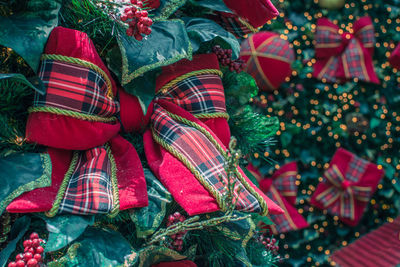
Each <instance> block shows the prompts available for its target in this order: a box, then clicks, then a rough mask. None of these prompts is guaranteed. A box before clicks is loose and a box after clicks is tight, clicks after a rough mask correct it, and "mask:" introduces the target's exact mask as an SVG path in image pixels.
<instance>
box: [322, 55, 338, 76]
mask: <svg viewBox="0 0 400 267" xmlns="http://www.w3.org/2000/svg"><path fill="white" fill-rule="evenodd" d="M338 67H339V58H337V57H333V58H332V61H331V62H330V64H328V66H327V68H326V69H325V72H324V73H323V75H322V76H321V78H325V79H326V80H327V81H328V82H336V81H337V79H336V70H337V68H338Z"/></svg>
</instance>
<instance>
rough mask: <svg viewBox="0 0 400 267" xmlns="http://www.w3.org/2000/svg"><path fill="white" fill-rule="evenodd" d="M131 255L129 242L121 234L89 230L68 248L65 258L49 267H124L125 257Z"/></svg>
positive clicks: (110, 231)
mask: <svg viewBox="0 0 400 267" xmlns="http://www.w3.org/2000/svg"><path fill="white" fill-rule="evenodd" d="M131 253H132V248H131V246H130V244H129V242H128V241H127V240H126V239H125V238H124V237H123V236H122V235H121V234H120V233H119V232H115V231H112V230H108V229H107V230H106V229H97V228H88V229H87V230H86V231H85V232H84V233H83V234H82V235H81V237H80V238H79V239H78V240H77V242H76V243H74V244H72V245H71V246H70V247H69V248H68V251H67V253H66V255H65V256H63V257H61V258H59V259H58V260H56V261H53V262H50V263H48V266H49V267H56V266H57V267H58V266H85V267H98V266H101V267H106V266H107V267H108V266H122V264H124V262H125V257H127V258H128V257H129V256H130V255H131ZM129 266H131V265H129Z"/></svg>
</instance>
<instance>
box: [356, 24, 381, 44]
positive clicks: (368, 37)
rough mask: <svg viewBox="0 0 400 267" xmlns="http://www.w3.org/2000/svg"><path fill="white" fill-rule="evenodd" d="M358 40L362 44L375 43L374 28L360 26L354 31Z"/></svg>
mask: <svg viewBox="0 0 400 267" xmlns="http://www.w3.org/2000/svg"><path fill="white" fill-rule="evenodd" d="M356 36H357V38H358V40H360V42H361V43H363V44H364V45H375V42H376V40H375V32H374V28H372V27H369V28H362V29H361V30H359V31H358V32H357V33H356Z"/></svg>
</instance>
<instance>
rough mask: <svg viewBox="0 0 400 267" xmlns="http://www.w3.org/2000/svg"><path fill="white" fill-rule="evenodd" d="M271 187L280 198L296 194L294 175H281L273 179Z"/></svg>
mask: <svg viewBox="0 0 400 267" xmlns="http://www.w3.org/2000/svg"><path fill="white" fill-rule="evenodd" d="M273 185H274V186H275V188H276V190H278V192H279V193H280V194H281V195H282V196H285V195H296V194H297V185H296V174H289V175H287V174H286V173H283V174H282V175H280V176H278V177H277V178H276V179H274V182H273Z"/></svg>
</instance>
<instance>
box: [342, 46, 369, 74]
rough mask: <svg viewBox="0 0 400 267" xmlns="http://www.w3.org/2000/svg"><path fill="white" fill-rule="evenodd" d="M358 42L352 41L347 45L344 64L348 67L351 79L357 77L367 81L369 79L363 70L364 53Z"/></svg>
mask: <svg viewBox="0 0 400 267" xmlns="http://www.w3.org/2000/svg"><path fill="white" fill-rule="evenodd" d="M357 42H358V41H357V40H356V39H352V40H351V41H350V43H349V44H348V45H347V48H346V50H345V52H344V53H343V61H344V62H343V64H346V65H347V67H348V72H349V74H350V76H351V77H357V78H358V79H360V80H364V81H365V80H368V77H366V76H365V74H364V71H363V68H362V58H363V51H362V50H361V49H359V46H358V45H357ZM351 77H348V78H351Z"/></svg>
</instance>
